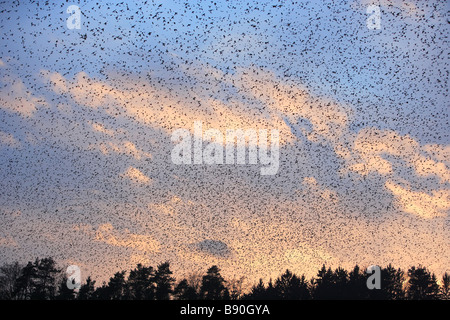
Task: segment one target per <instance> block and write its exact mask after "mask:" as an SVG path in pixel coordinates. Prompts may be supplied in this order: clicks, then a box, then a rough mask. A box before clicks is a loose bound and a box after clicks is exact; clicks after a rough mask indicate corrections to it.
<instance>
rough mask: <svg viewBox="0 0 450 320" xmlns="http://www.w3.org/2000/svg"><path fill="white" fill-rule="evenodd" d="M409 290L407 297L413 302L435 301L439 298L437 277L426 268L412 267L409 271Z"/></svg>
mask: <svg viewBox="0 0 450 320" xmlns="http://www.w3.org/2000/svg"><path fill="white" fill-rule="evenodd" d="M408 277H409V280H408V288H407V291H406V295H407V297H408V299H411V300H434V299H437V298H438V297H439V286H438V284H437V282H436V276H435V275H434V274H430V272H428V270H427V269H426V268H424V267H420V266H419V267H418V268H416V267H411V268H410V269H409V270H408Z"/></svg>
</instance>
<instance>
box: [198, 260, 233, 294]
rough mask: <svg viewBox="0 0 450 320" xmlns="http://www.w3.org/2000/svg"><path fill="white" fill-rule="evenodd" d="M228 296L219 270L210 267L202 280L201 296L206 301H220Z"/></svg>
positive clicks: (215, 267)
mask: <svg viewBox="0 0 450 320" xmlns="http://www.w3.org/2000/svg"><path fill="white" fill-rule="evenodd" d="M227 295H228V290H227V289H226V288H225V280H224V278H223V277H222V276H221V275H220V269H219V268H218V267H217V266H212V267H211V268H209V269H208V271H207V273H206V275H205V276H203V279H202V287H201V296H202V298H203V299H206V300H221V299H224V298H225V297H226V296H227Z"/></svg>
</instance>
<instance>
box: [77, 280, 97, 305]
mask: <svg viewBox="0 0 450 320" xmlns="http://www.w3.org/2000/svg"><path fill="white" fill-rule="evenodd" d="M94 293H95V280H92V279H91V277H90V276H89V277H87V279H86V283H84V284H82V285H81V287H80V290H79V291H78V297H77V298H78V300H91V299H93V298H94Z"/></svg>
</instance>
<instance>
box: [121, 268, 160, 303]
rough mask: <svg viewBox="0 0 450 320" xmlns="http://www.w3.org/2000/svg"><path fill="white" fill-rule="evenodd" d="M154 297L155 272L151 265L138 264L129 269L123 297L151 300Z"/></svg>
mask: <svg viewBox="0 0 450 320" xmlns="http://www.w3.org/2000/svg"><path fill="white" fill-rule="evenodd" d="M154 298H155V273H154V270H153V268H152V267H144V266H142V264H138V265H137V268H135V269H133V270H131V271H130V275H129V276H128V280H127V285H126V294H125V299H130V300H153V299H154Z"/></svg>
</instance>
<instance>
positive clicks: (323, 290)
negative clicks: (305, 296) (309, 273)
mask: <svg viewBox="0 0 450 320" xmlns="http://www.w3.org/2000/svg"><path fill="white" fill-rule="evenodd" d="M334 285H335V282H334V274H333V271H332V270H331V268H328V269H327V268H326V267H325V265H323V266H322V269H320V270H319V272H318V273H317V278H316V279H315V283H314V287H313V290H312V291H313V297H314V299H317V300H328V299H337V298H338V295H337V294H336V290H335V286H334Z"/></svg>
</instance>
